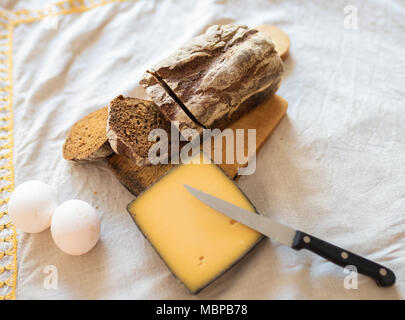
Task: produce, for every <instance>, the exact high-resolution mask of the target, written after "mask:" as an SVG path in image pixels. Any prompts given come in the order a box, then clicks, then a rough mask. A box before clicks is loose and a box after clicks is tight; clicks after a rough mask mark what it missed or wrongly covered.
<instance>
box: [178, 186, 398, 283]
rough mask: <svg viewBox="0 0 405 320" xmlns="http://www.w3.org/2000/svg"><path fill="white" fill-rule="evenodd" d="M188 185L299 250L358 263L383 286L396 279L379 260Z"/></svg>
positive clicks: (231, 214) (206, 201)
mask: <svg viewBox="0 0 405 320" xmlns="http://www.w3.org/2000/svg"><path fill="white" fill-rule="evenodd" d="M184 186H185V187H186V189H187V190H188V191H189V192H190V193H191V194H192V195H193V196H194V197H196V198H197V199H198V200H200V201H201V202H203V203H204V204H206V205H208V206H209V207H211V208H212V209H214V210H216V211H219V212H221V213H222V214H225V215H226V216H228V217H229V218H231V219H233V220H236V221H239V222H240V223H242V224H244V225H246V226H248V227H249V228H252V229H254V230H256V231H258V232H260V233H261V234H263V235H265V236H267V237H269V238H271V239H274V240H277V241H278V242H280V243H282V244H284V245H287V246H289V247H291V248H293V249H295V250H301V249H307V250H310V251H312V252H313V253H315V254H317V255H319V256H321V257H323V258H325V259H327V260H329V261H330V262H333V263H335V264H337V265H339V266H341V267H346V266H349V265H352V266H355V267H356V268H357V272H358V273H361V274H364V275H366V276H369V277H371V278H373V279H374V280H375V281H376V282H377V284H378V285H379V286H381V287H389V286H392V285H393V284H394V283H395V274H394V273H393V272H392V271H391V270H390V269H388V268H386V267H384V266H382V265H380V264H378V263H375V262H373V261H370V260H368V259H366V258H363V257H361V256H359V255H356V254H354V253H352V252H350V251H348V250H345V249H342V248H339V247H337V246H335V245H333V244H331V243H329V242H326V241H323V240H321V239H318V238H316V237H314V236H312V235H310V234H308V233H305V232H302V231H299V230H295V229H293V228H291V227H289V226H286V225H284V224H282V223H279V222H277V221H275V220H273V219H270V218H267V217H265V216H262V215H258V214H252V212H250V211H248V210H245V209H242V208H240V207H238V206H235V205H233V204H232V203H229V202H227V201H224V200H222V199H219V198H217V197H214V196H212V195H210V194H208V193H205V192H202V191H200V190H198V189H195V188H193V187H190V186H188V185H184Z"/></svg>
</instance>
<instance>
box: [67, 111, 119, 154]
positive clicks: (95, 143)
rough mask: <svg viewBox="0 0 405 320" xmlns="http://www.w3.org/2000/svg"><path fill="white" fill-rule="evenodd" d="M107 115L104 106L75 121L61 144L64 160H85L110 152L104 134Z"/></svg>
mask: <svg viewBox="0 0 405 320" xmlns="http://www.w3.org/2000/svg"><path fill="white" fill-rule="evenodd" d="M107 117H108V107H105V108H102V109H100V110H97V111H94V112H92V113H90V114H89V115H87V116H85V117H84V118H83V119H81V120H79V121H78V122H76V123H75V124H74V125H73V127H72V128H71V129H70V131H69V134H68V137H67V139H66V141H65V143H64V145H63V157H64V158H65V159H66V160H72V161H78V162H87V161H95V160H100V159H102V158H104V157H107V156H109V155H110V154H112V152H113V151H112V149H111V148H110V144H109V143H108V141H107V136H106V125H107Z"/></svg>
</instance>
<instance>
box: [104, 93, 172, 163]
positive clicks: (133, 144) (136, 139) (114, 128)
mask: <svg viewBox="0 0 405 320" xmlns="http://www.w3.org/2000/svg"><path fill="white" fill-rule="evenodd" d="M153 129H164V130H166V132H167V134H168V137H169V138H170V123H169V122H168V121H167V120H166V119H165V118H164V117H163V115H162V114H161V113H160V111H159V109H158V108H157V106H156V105H155V104H154V103H153V102H152V101H147V100H141V99H137V98H125V97H123V96H118V97H117V98H115V99H114V100H113V101H111V103H110V106H109V107H108V120H107V138H108V141H109V142H110V145H111V148H112V149H113V150H114V151H115V152H116V153H118V154H121V155H123V156H125V157H127V158H129V159H131V160H133V161H134V162H135V163H136V165H138V166H144V165H147V164H150V161H149V159H148V152H149V149H150V147H151V146H152V145H153V144H154V143H155V142H154V141H149V140H148V136H149V133H150V131H151V130H153Z"/></svg>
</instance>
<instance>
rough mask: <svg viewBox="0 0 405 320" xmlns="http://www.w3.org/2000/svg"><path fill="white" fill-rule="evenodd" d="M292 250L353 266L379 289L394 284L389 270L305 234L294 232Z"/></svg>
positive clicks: (393, 277) (392, 275)
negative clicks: (372, 280) (302, 250)
mask: <svg viewBox="0 0 405 320" xmlns="http://www.w3.org/2000/svg"><path fill="white" fill-rule="evenodd" d="M292 248H293V249H295V250H301V249H307V250H310V251H312V252H313V253H315V254H317V255H318V256H321V257H323V258H325V259H327V260H329V261H330V262H333V263H335V264H337V265H339V266H341V267H346V266H349V265H353V266H355V267H356V268H357V272H358V273H361V274H364V275H366V276H369V277H371V278H373V279H374V280H375V281H376V282H377V284H378V285H379V286H381V287H390V286H392V285H393V284H394V283H395V274H394V273H393V272H392V271H391V270H390V269H388V268H386V267H384V266H382V265H380V264H378V263H375V262H373V261H370V260H368V259H366V258H363V257H361V256H358V255H357V254H354V253H352V252H350V251H347V250H345V249H342V248H339V247H337V246H335V245H333V244H331V243H329V242H326V241H323V240H321V239H318V238H316V237H314V236H311V235H309V234H307V233H305V232H302V231H297V232H296V234H295V237H294V241H293V245H292Z"/></svg>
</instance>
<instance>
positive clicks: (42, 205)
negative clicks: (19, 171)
mask: <svg viewBox="0 0 405 320" xmlns="http://www.w3.org/2000/svg"><path fill="white" fill-rule="evenodd" d="M57 206H58V199H57V195H56V192H55V190H54V189H53V188H52V187H51V186H49V185H48V184H46V183H43V182H41V181H38V180H31V181H27V182H24V183H22V184H20V185H19V186H18V187H17V188H15V190H14V192H13V194H12V195H11V197H10V200H9V202H8V214H9V216H10V219H11V221H12V222H13V223H14V225H15V226H16V228H17V229H19V230H21V231H24V232H29V233H37V232H41V231H44V230H45V229H47V228H49V226H50V224H51V218H52V215H53V213H54V211H55V209H56V207H57Z"/></svg>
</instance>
